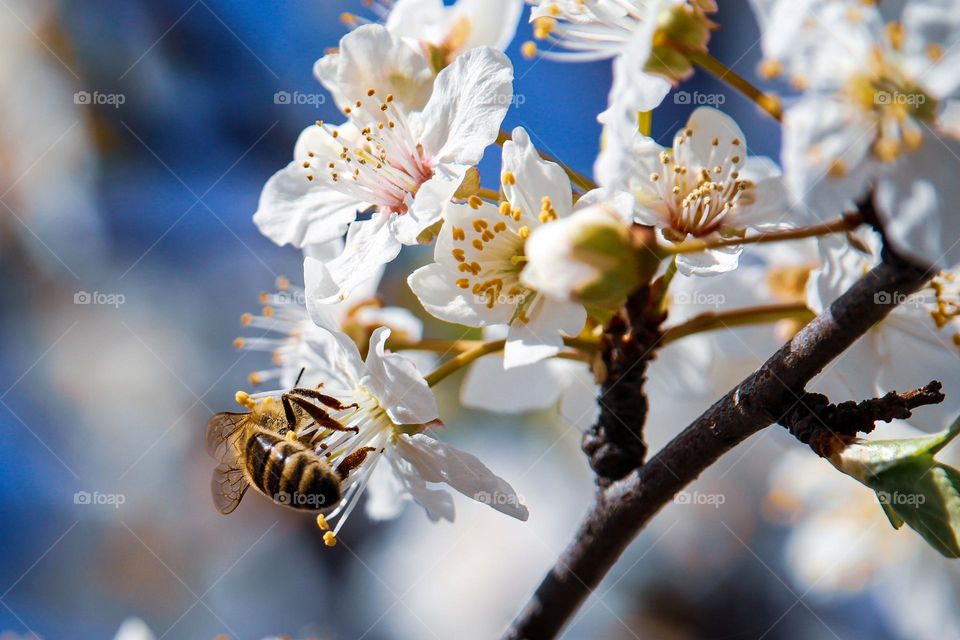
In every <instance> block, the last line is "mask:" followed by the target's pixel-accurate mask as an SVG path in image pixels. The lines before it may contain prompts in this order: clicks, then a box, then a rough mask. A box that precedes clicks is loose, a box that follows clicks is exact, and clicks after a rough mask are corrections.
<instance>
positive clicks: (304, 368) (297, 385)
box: [293, 367, 307, 387]
mask: <svg viewBox="0 0 960 640" xmlns="http://www.w3.org/2000/svg"><path fill="white" fill-rule="evenodd" d="M306 370H307V368H306V367H303V368H302V369H300V374H299V375H298V376H297V381H296V382H294V383H293V386H294V387H299V386H300V378H302V377H303V372H304V371H306Z"/></svg>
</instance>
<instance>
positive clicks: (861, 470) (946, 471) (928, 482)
mask: <svg viewBox="0 0 960 640" xmlns="http://www.w3.org/2000/svg"><path fill="white" fill-rule="evenodd" d="M958 434H960V419H958V420H957V421H956V422H954V423H953V425H952V426H951V427H950V428H949V429H947V430H946V431H943V432H941V433H938V434H934V435H930V436H921V437H919V438H906V439H902V440H874V441H870V440H860V441H857V442H854V443H853V444H850V445H848V446H846V447H845V448H844V449H842V450H840V451H838V452H836V453H834V454H833V455H832V456H830V462H832V463H833V465H834V466H835V467H836V468H837V469H839V470H840V471H842V472H843V473H845V474H847V475H849V476H850V477H852V478H855V479H856V480H858V481H860V482H861V483H862V484H864V485H866V486H868V487H870V488H871V489H873V490H874V492H875V493H876V495H877V500H878V501H879V503H880V506H881V508H882V509H883V512H884V514H885V515H886V516H887V518H888V519H889V520H890V524H891V525H892V526H893V528H894V529H899V528H900V527H902V526H903V525H904V524H907V525H909V526H910V528H911V529H913V530H914V531H916V532H917V533H918V534H920V536H921V537H923V539H924V540H926V541H927V543H928V544H929V545H930V546H932V547H933V548H934V549H936V550H937V551H939V552H940V553H941V554H942V555H944V556H946V557H948V558H957V557H960V471H957V470H956V469H954V468H953V467H950V466H948V465H945V464H943V463H940V462H937V460H936V459H935V458H934V455H935V454H936V453H937V452H939V451H940V450H941V449H942V448H943V447H945V446H946V445H947V444H949V443H950V441H951V440H953V439H954V438H955V437H957V435H958Z"/></svg>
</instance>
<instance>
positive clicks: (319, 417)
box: [285, 395, 360, 433]
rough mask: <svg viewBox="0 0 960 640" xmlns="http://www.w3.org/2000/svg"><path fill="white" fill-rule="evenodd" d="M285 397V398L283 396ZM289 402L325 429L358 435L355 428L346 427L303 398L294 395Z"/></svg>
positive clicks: (357, 430)
mask: <svg viewBox="0 0 960 640" xmlns="http://www.w3.org/2000/svg"><path fill="white" fill-rule="evenodd" d="M285 397H286V396H285ZM289 399H290V402H292V403H295V404H296V405H297V406H298V407H300V408H301V409H303V411H304V412H305V413H306V414H307V415H308V416H310V417H311V418H313V420H314V421H315V422H316V423H317V424H318V425H320V426H321V427H323V428H325V429H332V430H333V431H353V432H354V433H360V429H359V428H357V427H346V426H344V425H342V424H340V423H339V422H337V421H336V420H334V419H333V418H332V417H330V414H329V413H327V412H326V411H324V410H323V409H321V408H320V407H318V406H317V405H315V404H313V403H312V402H310V401H309V400H307V399H305V398H300V397H298V396H295V395H291V396H289Z"/></svg>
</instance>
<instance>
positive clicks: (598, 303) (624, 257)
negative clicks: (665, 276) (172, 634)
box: [521, 205, 663, 308]
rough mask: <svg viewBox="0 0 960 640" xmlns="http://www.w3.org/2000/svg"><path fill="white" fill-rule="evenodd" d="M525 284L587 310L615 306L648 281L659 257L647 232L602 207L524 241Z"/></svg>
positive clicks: (596, 207)
mask: <svg viewBox="0 0 960 640" xmlns="http://www.w3.org/2000/svg"><path fill="white" fill-rule="evenodd" d="M526 252H527V258H528V263H527V267H526V268H525V269H524V271H523V274H522V276H521V278H522V279H523V280H524V282H525V283H527V284H528V286H531V287H532V288H534V289H537V290H538V291H541V292H544V293H546V294H547V295H550V296H553V297H555V298H559V299H565V300H571V301H574V302H577V303H580V304H583V305H586V306H590V307H600V308H617V307H619V306H620V305H621V304H622V303H623V301H624V300H625V299H626V298H627V296H629V295H630V294H631V293H633V292H634V291H635V290H636V289H637V288H639V287H640V286H642V285H644V284H647V283H648V282H650V279H651V278H652V277H653V274H654V272H655V271H656V269H657V266H658V265H659V264H660V261H661V259H662V257H663V256H662V255H661V253H660V252H659V250H658V247H657V244H656V239H655V236H654V234H653V232H652V231H651V230H649V229H647V228H646V227H635V226H631V225H630V223H628V222H627V221H626V220H625V219H624V218H623V217H622V216H621V215H619V214H618V213H617V212H615V211H613V210H611V209H608V208H605V207H603V206H602V205H598V206H592V207H587V208H585V209H582V210H580V211H578V212H576V213H574V214H573V215H572V216H570V217H568V218H564V219H561V220H558V221H556V222H553V223H550V224H548V225H544V226H543V227H541V228H539V229H537V230H536V231H535V232H534V234H533V235H532V236H531V237H530V239H529V240H528V241H527V247H526Z"/></svg>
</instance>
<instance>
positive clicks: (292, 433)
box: [283, 429, 297, 442]
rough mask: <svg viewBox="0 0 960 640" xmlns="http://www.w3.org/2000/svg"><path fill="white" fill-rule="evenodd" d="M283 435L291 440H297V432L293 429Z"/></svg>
mask: <svg viewBox="0 0 960 640" xmlns="http://www.w3.org/2000/svg"><path fill="white" fill-rule="evenodd" d="M283 437H284V438H286V439H287V440H289V441H290V442H296V441H297V432H296V431H294V430H292V429H291V430H290V431H287V432H286V433H285V434H283Z"/></svg>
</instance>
